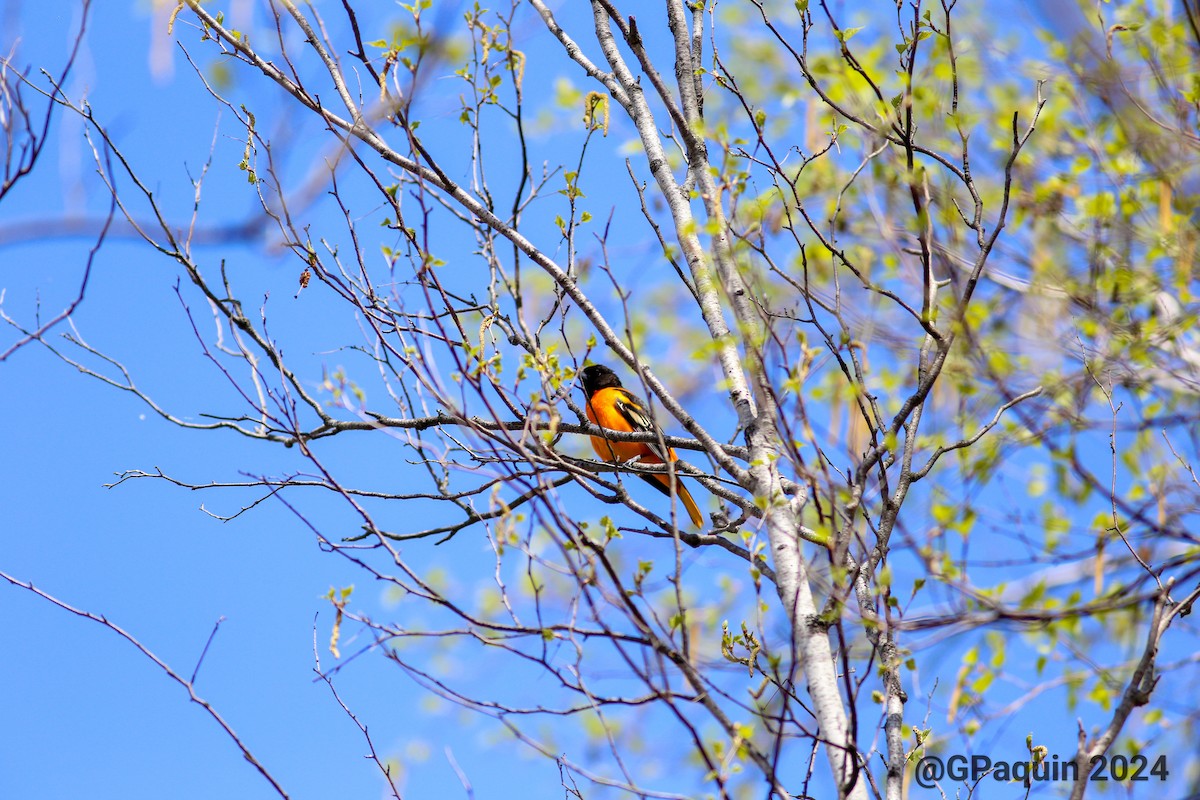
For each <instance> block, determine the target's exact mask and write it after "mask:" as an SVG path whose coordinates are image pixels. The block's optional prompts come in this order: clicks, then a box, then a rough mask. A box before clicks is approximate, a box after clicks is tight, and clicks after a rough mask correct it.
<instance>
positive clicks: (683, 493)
mask: <svg viewBox="0 0 1200 800" xmlns="http://www.w3.org/2000/svg"><path fill="white" fill-rule="evenodd" d="M638 477H639V478H641V479H642V480H644V481H645V482H646V483H648V484H650V485H651V486H653V487H654V488H655V489H658V490H659V491H660V492H662V493H663V494H665V495H667V496H668V497H670V496H671V489H670V486H671V478H670V476H669V475H666V474H665V473H661V474H655V475H647V474H646V473H644V472H643V473H642V474H640V475H638ZM675 493H676V494H677V495H678V496H679V501H680V502H681V503H683V507H684V508H686V509H687V513H688V516H689V517H690V518H691V520H692V524H693V525H695V526H696V527H697V528H703V527H704V515H703V514H701V513H700V507H699V506H697V505H696V501H695V500H693V499H692V494H691V492H689V491H688V490H687V487H686V486H684V485H683V481H681V480H679V477H678V476H676V477H675Z"/></svg>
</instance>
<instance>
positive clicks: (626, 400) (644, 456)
mask: <svg viewBox="0 0 1200 800" xmlns="http://www.w3.org/2000/svg"><path fill="white" fill-rule="evenodd" d="M579 375H580V384H581V386H582V387H583V394H584V397H585V398H586V399H587V407H586V409H585V410H586V412H587V418H588V419H589V420H591V422H592V423H594V424H596V425H599V426H600V427H602V428H608V429H609V430H611V431H628V432H634V431H643V432H646V433H654V432H657V431H658V427H657V426H656V425H655V424H654V420H653V419H651V418H650V412H649V411H648V410H647V409H646V404H645V403H643V402H642V401H641V400H640V399H639V398H638V397H637V395H635V394H633V393H632V392H630V391H629V390H628V389H626V388H624V387H623V386H621V379H620V378H618V377H617V374H616V373H615V372H613V371H612V370H611V369H609V368H608V367H606V366H604V365H603V364H592V365H589V366H586V367H584V368H583V370H582V371H581V372H580V374H579ZM591 440H592V449H593V450H595V451H596V455H597V456H599V457H600V460H601V461H607V462H609V463H619V462H623V461H631V460H633V459H637V461H638V463H639V464H662V463H665V462H670V463H674V462H676V461H678V460H679V458H678V456H676V455H675V450H674V449H672V448H670V447H668V448H667V451H666V455H665V456H664V454H663V450H662V446H661V445H660V444H659V443H658V442H614V441H612V440H610V439H607V438H605V437H603V436H592V437H591ZM638 477H639V478H641V479H642V480H644V481H646V483H648V484H650V485H651V486H653V487H654V488H655V489H657V490H658V491H660V492H662V493H663V494H665V495H667V496H668V497H670V496H671V475H669V474H667V473H665V472H657V473H654V474H649V473H640V474H639V475H638ZM675 493H676V494H677V495H678V496H679V499H680V501H682V502H683V507H684V508H686V509H687V512H688V516H689V517H690V518H691V520H692V524H693V525H695V526H696V527H697V528H702V527H704V517H703V516H701V514H700V509H699V508H697V506H696V501H695V500H693V499H692V495H691V493H689V492H688V490H687V487H685V486H684V485H683V483H682V482H681V481H679V480H676V481H675Z"/></svg>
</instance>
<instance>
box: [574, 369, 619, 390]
mask: <svg viewBox="0 0 1200 800" xmlns="http://www.w3.org/2000/svg"><path fill="white" fill-rule="evenodd" d="M579 382H580V384H581V385H582V386H583V393H584V395H585V396H587V397H591V396H592V395H593V394H595V393H596V392H598V391H600V390H601V389H607V388H608V387H610V386H620V385H621V379H620V378H618V377H617V373H615V372H613V371H612V370H611V369H609V368H608V367H606V366H604V365H603V364H592V365H591V366H590V367H584V368H583V371H582V372H580V373H579Z"/></svg>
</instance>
